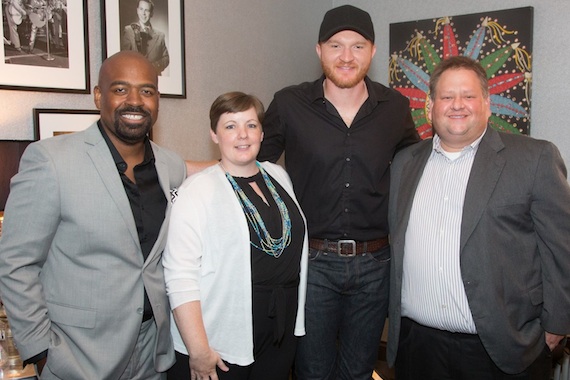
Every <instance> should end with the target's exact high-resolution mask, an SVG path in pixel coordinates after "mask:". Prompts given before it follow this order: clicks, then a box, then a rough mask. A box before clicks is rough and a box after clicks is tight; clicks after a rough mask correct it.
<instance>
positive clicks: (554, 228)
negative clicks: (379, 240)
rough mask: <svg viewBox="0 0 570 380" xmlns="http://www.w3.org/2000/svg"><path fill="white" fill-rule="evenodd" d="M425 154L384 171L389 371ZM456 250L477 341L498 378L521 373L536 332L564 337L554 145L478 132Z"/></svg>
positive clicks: (569, 319)
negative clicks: (406, 246) (389, 255)
mask: <svg viewBox="0 0 570 380" xmlns="http://www.w3.org/2000/svg"><path fill="white" fill-rule="evenodd" d="M431 151H432V141H431V140H426V141H422V142H420V143H418V144H416V145H413V146H411V147H408V148H406V149H405V150H403V151H402V152H400V153H399V154H398V155H397V156H396V158H395V159H394V161H393V164H392V168H391V175H392V183H391V188H390V211H389V223H390V231H391V246H392V272H391V276H390V314H389V318H390V319H389V338H388V361H389V363H390V364H391V365H393V364H394V362H395V357H396V353H397V347H398V337H399V330H400V317H401V316H400V306H401V302H400V301H401V288H402V266H403V256H404V241H405V234H406V229H407V224H408V219H409V216H410V210H411V207H412V201H413V199H414V194H415V191H416V188H417V185H418V181H419V179H420V177H421V175H422V172H423V169H424V167H425V164H426V162H427V159H428V157H429V155H430V153H431ZM460 244H461V246H460V255H461V258H460V263H461V264H460V265H461V274H462V278H463V284H464V286H465V291H466V294H467V299H468V301H469V307H470V308H471V312H472V314H473V319H474V321H475V326H476V327H477V332H478V335H479V337H480V338H481V341H482V342H483V345H484V347H485V349H486V350H487V352H488V353H489V355H490V357H491V358H492V359H493V361H494V362H495V363H496V365H497V366H498V367H499V368H501V370H503V371H504V372H507V373H518V372H521V371H523V370H524V369H525V368H526V367H528V366H529V365H530V364H531V363H532V362H533V361H534V360H535V359H536V358H537V357H538V355H539V353H540V352H541V350H543V349H544V348H545V340H544V331H545V330H546V331H548V332H551V333H555V334H567V333H570V187H569V186H568V182H567V181H566V168H565V166H564V163H563V161H562V158H561V157H560V153H559V152H558V150H557V148H556V147H555V146H554V145H553V144H551V143H549V142H546V141H540V140H535V139H532V138H530V137H526V136H520V135H519V136H517V135H509V134H503V133H498V132H496V131H495V130H492V129H491V128H488V129H487V132H486V133H485V135H484V137H483V139H482V140H481V143H480V145H479V148H478V150H477V153H476V156H475V159H474V162H473V167H472V170H471V174H470V177H469V182H468V185H467V190H466V194H465V203H464V208H463V218H462V222H461V243H460Z"/></svg>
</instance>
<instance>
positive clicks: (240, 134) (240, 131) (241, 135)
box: [238, 125, 248, 140]
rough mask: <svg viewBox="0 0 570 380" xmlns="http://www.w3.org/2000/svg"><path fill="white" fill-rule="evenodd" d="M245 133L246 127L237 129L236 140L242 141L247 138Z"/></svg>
mask: <svg viewBox="0 0 570 380" xmlns="http://www.w3.org/2000/svg"><path fill="white" fill-rule="evenodd" d="M247 132H248V131H247V127H246V126H243V125H242V126H240V127H238V138H239V139H242V140H243V139H245V138H247Z"/></svg>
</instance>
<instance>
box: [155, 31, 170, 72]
mask: <svg viewBox="0 0 570 380" xmlns="http://www.w3.org/2000/svg"><path fill="white" fill-rule="evenodd" d="M159 49H160V51H161V52H162V54H161V57H160V58H159V59H158V60H156V61H154V62H152V65H153V66H154V67H155V68H156V70H157V71H158V72H159V73H162V72H163V71H164V69H166V68H167V67H168V65H169V64H170V56H169V55H168V48H167V47H166V42H165V40H164V34H161V36H160V47H159Z"/></svg>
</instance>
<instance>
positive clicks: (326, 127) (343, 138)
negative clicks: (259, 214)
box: [258, 76, 420, 241]
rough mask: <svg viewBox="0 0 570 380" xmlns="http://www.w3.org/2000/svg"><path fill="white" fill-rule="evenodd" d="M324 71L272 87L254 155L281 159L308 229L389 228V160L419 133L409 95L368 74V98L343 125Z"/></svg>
mask: <svg viewBox="0 0 570 380" xmlns="http://www.w3.org/2000/svg"><path fill="white" fill-rule="evenodd" d="M323 81H324V76H322V77H321V78H320V79H318V80H317V81H315V82H306V83H302V84H300V85H297V86H291V87H287V88H285V89H283V90H281V91H278V92H277V93H276V94H275V97H274V99H273V101H272V102H271V104H270V105H269V108H268V109H267V113H266V115H265V120H264V122H263V130H264V133H265V137H264V140H263V143H262V146H261V151H260V153H259V156H258V159H259V160H260V161H264V160H269V161H273V162H275V161H277V160H278V159H279V157H280V156H281V154H282V153H283V152H285V166H286V169H287V172H288V173H289V175H290V176H291V180H292V181H293V186H294V189H295V193H296V195H297V197H298V199H299V201H300V204H301V208H302V209H303V212H304V213H305V216H306V217H307V223H308V228H309V235H310V237H312V238H320V239H333V240H336V239H354V240H358V241H369V240H374V239H378V238H382V237H385V236H387V235H388V192H389V188H390V162H391V160H392V158H393V156H394V154H395V152H396V151H397V150H399V149H401V148H403V147H405V146H408V145H410V144H413V143H415V142H417V141H419V140H420V138H419V136H418V134H417V132H416V129H415V126H414V122H413V120H412V117H411V113H410V109H409V101H408V99H407V98H406V97H404V96H403V95H401V94H400V93H398V92H397V91H395V90H392V89H389V88H387V87H385V86H383V85H381V84H380V83H377V82H372V81H371V80H370V79H369V78H368V77H366V78H365V83H366V86H367V88H368V94H369V96H368V99H367V100H366V101H365V102H364V104H363V105H362V107H361V108H360V110H359V111H358V113H357V115H356V117H355V118H354V121H353V122H352V125H351V126H350V127H347V126H346V124H345V123H344V121H343V120H342V118H341V117H340V115H339V113H338V111H337V110H336V108H335V107H334V106H333V105H332V103H330V102H329V101H328V100H327V99H325V97H324V91H323Z"/></svg>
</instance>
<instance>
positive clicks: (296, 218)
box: [218, 173, 305, 380]
mask: <svg viewBox="0 0 570 380" xmlns="http://www.w3.org/2000/svg"><path fill="white" fill-rule="evenodd" d="M268 176H269V174H268ZM269 178H270V180H271V182H272V183H273V185H274V186H275V189H276V190H277V193H278V194H279V196H280V197H281V199H282V200H283V202H284V203H285V205H286V206H287V210H288V211H289V218H290V219H291V243H290V244H289V246H288V247H287V248H285V250H284V252H283V253H282V254H281V256H279V258H275V257H273V256H270V255H268V254H267V253H265V252H263V251H262V250H259V249H257V248H256V247H254V245H253V244H252V245H250V246H251V269H252V270H251V273H252V284H253V297H252V300H253V311H252V312H253V335H254V343H253V344H254V348H253V355H254V360H255V362H254V363H253V364H251V365H249V366H247V367H242V366H230V371H229V372H228V373H222V372H221V371H219V370H218V374H219V376H220V380H226V379H232V380H235V379H248V380H254V379H264V380H266V379H268V378H271V379H275V380H278V379H284V380H287V379H288V378H289V370H290V368H291V366H292V364H293V359H294V357H295V350H296V347H297V338H296V337H295V335H294V328H295V320H296V317H297V296H298V287H299V271H300V265H301V254H302V250H303V237H304V232H305V224H304V222H303V218H302V217H301V213H300V212H299V209H298V208H297V205H296V204H295V202H294V201H293V199H291V197H290V196H289V194H287V192H286V191H285V189H283V187H282V186H281V185H280V184H279V183H278V182H277V181H276V180H275V179H274V178H272V177H271V176H269ZM234 179H235V181H236V182H237V184H238V185H239V186H240V187H241V189H242V190H243V191H244V193H245V194H246V195H247V197H248V198H249V200H250V201H251V202H252V203H253V204H254V205H255V207H256V208H257V210H258V212H259V214H260V216H261V218H262V219H263V222H264V223H265V226H266V228H267V230H268V231H269V233H270V235H271V236H272V237H274V238H280V237H281V236H282V234H283V233H282V220H281V213H280V212H279V208H278V207H277V204H276V203H275V200H274V199H273V196H272V195H271V192H270V191H269V189H268V188H267V186H266V184H265V181H264V180H263V177H262V175H261V173H257V174H256V175H254V176H253V177H249V178H240V177H234ZM251 182H255V183H257V186H258V187H259V189H260V190H261V191H262V193H263V195H264V196H265V199H266V200H267V202H268V203H269V205H267V204H265V202H264V201H263V200H262V199H261V197H259V195H257V193H256V192H255V190H253V188H252V187H251V186H250V185H249V184H250V183H251ZM244 217H245V214H244ZM248 226H249V233H250V240H251V241H252V242H253V243H254V244H255V245H257V246H258V247H259V246H260V242H259V238H258V236H257V234H256V232H255V230H254V229H253V227H252V226H251V224H250V223H249V222H248ZM232 372H233V374H232ZM238 373H239V375H238ZM268 376H269V377H268Z"/></svg>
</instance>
